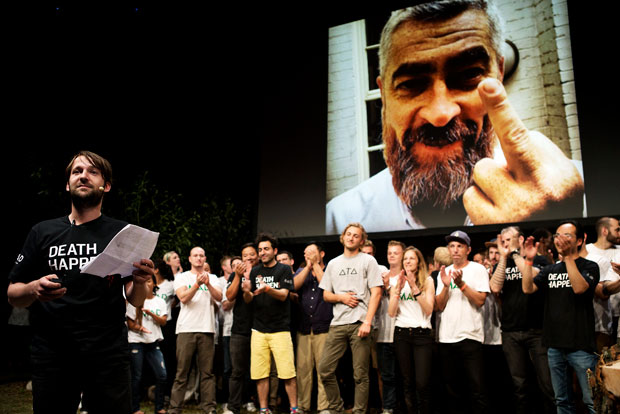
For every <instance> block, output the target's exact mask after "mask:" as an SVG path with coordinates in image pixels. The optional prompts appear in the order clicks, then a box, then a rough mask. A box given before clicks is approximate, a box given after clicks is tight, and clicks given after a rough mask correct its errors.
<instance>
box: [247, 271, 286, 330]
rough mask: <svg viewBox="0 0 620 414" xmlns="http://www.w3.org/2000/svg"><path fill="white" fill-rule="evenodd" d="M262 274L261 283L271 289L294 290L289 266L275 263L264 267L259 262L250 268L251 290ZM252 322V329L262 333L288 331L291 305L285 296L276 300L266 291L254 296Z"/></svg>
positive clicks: (255, 286) (253, 289)
mask: <svg viewBox="0 0 620 414" xmlns="http://www.w3.org/2000/svg"><path fill="white" fill-rule="evenodd" d="M259 276H262V278H263V283H266V284H267V285H269V286H270V287H271V288H272V289H288V291H289V292H294V291H295V287H294V285H293V271H292V270H291V267H290V266H287V265H284V264H282V263H276V265H275V266H273V267H265V266H263V264H262V263H261V264H259V265H258V266H255V267H254V268H252V272H250V280H251V281H252V292H254V291H255V290H256V289H257V283H256V278H257V277H259ZM252 302H253V303H254V324H253V326H252V327H253V329H256V330H257V331H259V332H263V333H274V332H284V331H290V329H291V324H290V321H291V316H290V314H291V305H290V299H289V297H288V296H287V297H286V300H284V301H281V300H278V299H276V298H274V297H272V296H271V295H269V293H267V292H263V293H261V294H259V295H256V296H254V299H253V300H252Z"/></svg>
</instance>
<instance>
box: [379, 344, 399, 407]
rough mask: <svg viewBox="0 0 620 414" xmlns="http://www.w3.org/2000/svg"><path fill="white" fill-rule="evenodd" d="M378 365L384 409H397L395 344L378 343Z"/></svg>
mask: <svg viewBox="0 0 620 414" xmlns="http://www.w3.org/2000/svg"><path fill="white" fill-rule="evenodd" d="M376 349H377V365H378V368H379V373H380V374H381V381H383V409H384V410H394V409H395V408H396V353H395V351H394V343H392V342H390V343H387V342H377V344H376Z"/></svg>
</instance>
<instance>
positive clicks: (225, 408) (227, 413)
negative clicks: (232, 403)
mask: <svg viewBox="0 0 620 414" xmlns="http://www.w3.org/2000/svg"><path fill="white" fill-rule="evenodd" d="M222 414H233V412H232V411H230V410H229V409H228V403H224V404H222Z"/></svg>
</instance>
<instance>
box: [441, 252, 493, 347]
mask: <svg viewBox="0 0 620 414" xmlns="http://www.w3.org/2000/svg"><path fill="white" fill-rule="evenodd" d="M453 270H454V265H451V266H448V267H447V268H446V272H448V273H449V272H451V271H453ZM461 270H462V271H463V278H462V280H463V282H465V283H466V284H467V286H469V287H470V288H471V289H474V290H476V291H478V292H486V293H489V292H490V291H491V289H490V287H489V273H488V272H487V270H486V269H485V267H484V266H482V265H481V264H480V263H476V262H469V263H467V265H466V266H465V267H463V268H462V269H461ZM443 289H446V287H445V286H444V284H443V282H442V281H441V279H439V278H438V281H437V295H439V294H440V293H441V292H442V291H443ZM447 289H450V290H449V293H448V295H449V296H448V302H447V303H446V307H445V309H444V310H443V312H442V313H441V323H440V324H439V342H443V343H455V342H460V341H462V340H465V339H472V340H474V341H478V342H480V343H482V342H483V341H484V319H483V315H482V308H481V307H477V306H476V305H474V304H472V303H471V302H470V301H469V299H468V298H467V296H465V294H464V293H463V292H462V291H461V290H460V289H459V288H458V286H456V284H454V282H451V283H450V286H448V287H447Z"/></svg>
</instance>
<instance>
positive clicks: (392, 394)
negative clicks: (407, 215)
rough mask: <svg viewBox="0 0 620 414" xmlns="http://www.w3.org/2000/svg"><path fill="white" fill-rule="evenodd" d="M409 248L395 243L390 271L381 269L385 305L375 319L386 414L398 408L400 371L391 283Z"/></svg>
mask: <svg viewBox="0 0 620 414" xmlns="http://www.w3.org/2000/svg"><path fill="white" fill-rule="evenodd" d="M405 247H406V246H405V245H404V243H402V242H399V241H395V240H391V241H390V242H389V243H388V248H387V261H388V265H389V266H390V268H389V269H388V268H387V267H385V266H383V265H379V267H380V268H381V277H382V279H383V290H382V292H381V293H382V294H381V304H380V305H379V310H378V311H377V317H376V318H375V319H376V320H377V325H378V329H377V341H376V346H375V349H376V352H377V369H378V371H379V381H381V384H382V394H381V399H382V403H383V414H390V413H393V412H394V410H395V409H396V407H397V405H398V403H397V396H396V370H397V369H398V368H397V366H396V351H395V350H394V318H392V317H391V316H390V315H389V314H388V304H389V302H390V292H389V289H390V279H391V278H396V277H397V276H398V275H399V274H400V271H401V270H402V269H403V253H404V252H405ZM373 256H374V253H373Z"/></svg>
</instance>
